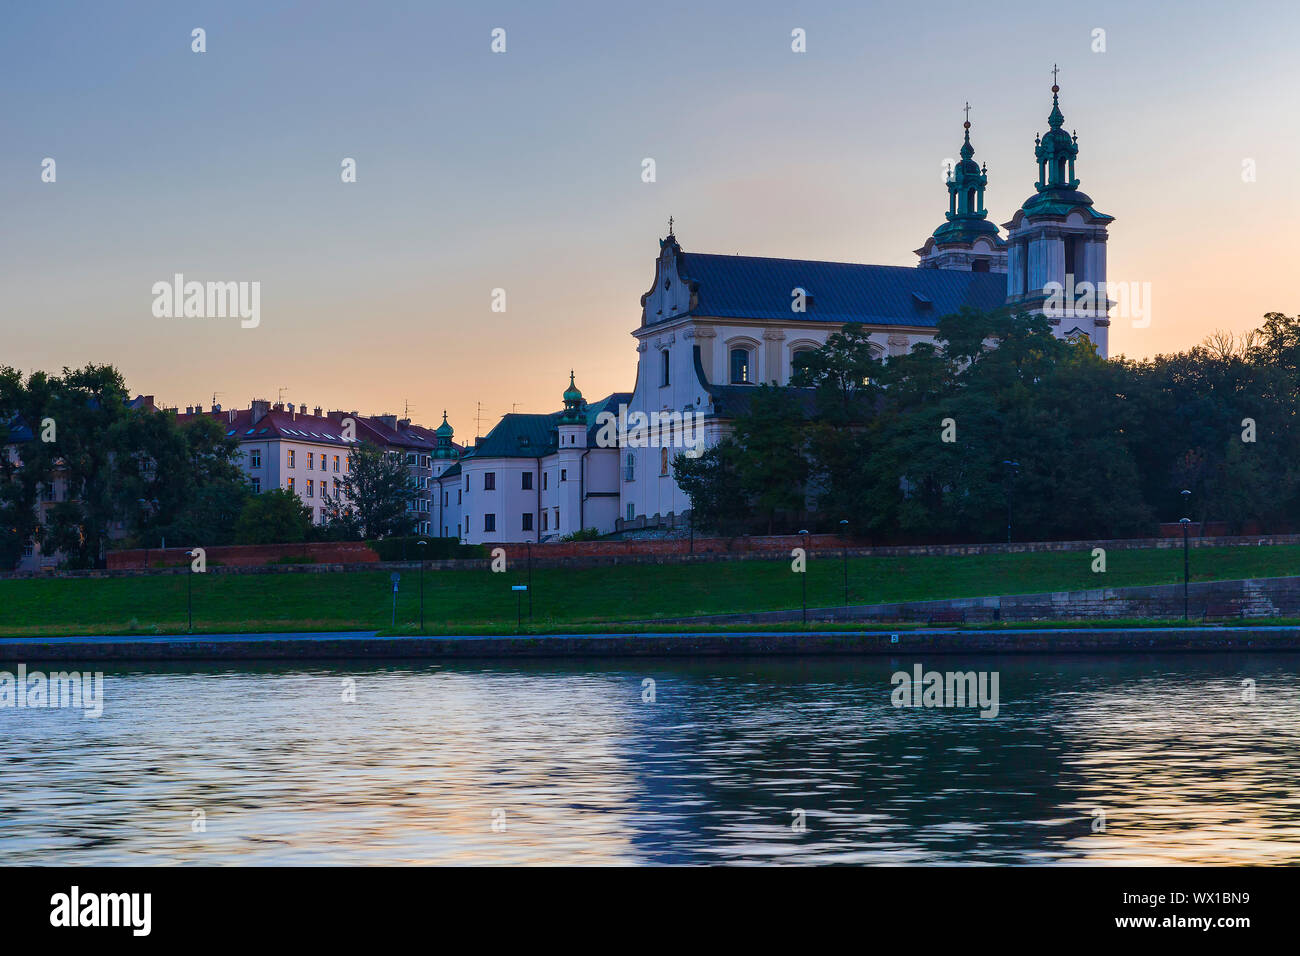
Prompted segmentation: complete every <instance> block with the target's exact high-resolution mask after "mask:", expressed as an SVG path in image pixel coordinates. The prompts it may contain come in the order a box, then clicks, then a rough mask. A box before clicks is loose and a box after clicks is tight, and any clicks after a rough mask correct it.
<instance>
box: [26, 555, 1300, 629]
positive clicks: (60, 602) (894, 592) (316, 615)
mask: <svg viewBox="0 0 1300 956" xmlns="http://www.w3.org/2000/svg"><path fill="white" fill-rule="evenodd" d="M1107 564H1108V570H1107V572H1106V573H1105V574H1094V573H1093V572H1092V570H1091V565H1092V557H1091V554H1090V553H1089V552H1087V551H1078V552H1069V553H1042V554H1010V555H1001V554H999V555H979V556H970V557H902V558H851V559H850V560H849V599H850V601H851V603H854V604H869V603H877V602H886V601H920V600H931V599H937V598H955V597H977V596H980V595H989V594H1017V593H1031V592H1037V591H1062V590H1074V589H1081V588H1092V587H1100V586H1108V587H1120V586H1125V585H1142V584H1172V583H1176V582H1179V581H1181V580H1182V570H1183V569H1182V554H1181V551H1180V550H1154V549H1150V550H1142V551H1111V552H1110V553H1109V554H1108V555H1107ZM1297 568H1300V547H1297V546H1287V547H1267V548H1259V547H1236V548H1204V549H1197V550H1193V551H1192V577H1193V580H1197V581H1208V580H1227V579H1232V578H1249V577H1281V576H1285V575H1290V574H1295V573H1297V571H1296V569H1297ZM842 575H843V566H842V564H841V562H840V559H839V557H838V556H830V555H828V556H825V557H821V558H816V557H814V558H813V559H812V560H811V561H810V562H809V568H808V582H807V583H808V606H809V607H818V606H833V605H838V604H840V603H842V601H843V577H842ZM524 580H525V572H524V567H523V565H522V564H520V565H518V566H512V567H511V569H510V570H509V571H507V572H505V573H502V574H493V573H491V572H489V571H428V572H426V573H425V581H424V586H425V621H426V630H427V631H428V632H429V633H499V632H506V633H509V632H513V631H514V629H515V600H516V595H515V594H514V593H512V592H511V591H510V585H512V584H518V583H523V581H524ZM193 584H194V629H195V631H196V632H209V633H211V632H220V631H233V632H252V631H277V630H295V631H312V630H321V631H330V630H385V629H388V628H390V621H391V615H392V591H391V584H390V583H389V572H387V571H364V572H353V573H305V574H265V575H235V574H231V575H226V574H208V575H195V576H194V581H193ZM185 589H186V578H185V576H184V575H165V576H164V575H160V576H156V577H148V578H50V579H34V580H25V579H24V580H5V581H0V635H3V636H14V635H17V636H24V635H33V636H35V635H79V634H152V633H179V632H183V631H184V630H185V627H186V598H185ZM419 600H420V592H419V574H418V572H417V571H415V570H407V571H404V572H402V583H401V590H400V593H399V595H398V604H397V624H398V630H399V631H400V632H405V630H404V629H405V628H406V627H407V626H408V625H411V624H412V622H418V620H419V613H420V605H419ZM799 606H800V580H799V575H797V574H794V573H792V572H791V570H790V563H789V561H735V562H716V563H714V562H710V563H701V564H688V565H686V564H667V565H652V564H645V565H619V566H612V567H606V568H590V569H568V568H564V569H545V570H543V569H538V570H535V571H534V572H533V620H534V624H535V630H537V631H545V630H552V631H554V630H583V631H586V630H602V629H611V627H610V626H611V625H614V624H615V623H616V622H633V621H647V620H649V621H652V620H654V619H656V618H673V617H686V616H691V615H697V614H726V613H733V612H739V611H759V610H781V609H794V608H798V607H799ZM527 618H528V602H527V597H526V596H525V599H524V620H525V626H527ZM781 626H782V627H787V628H788V626H789V625H781ZM417 627H418V625H417ZM617 629H619V630H628V629H634V628H629V627H624V626H623V625H618V628H617ZM659 629H665V628H659ZM690 629H691V630H698V629H699V628H697V627H692V628H690ZM895 629H896V626H895Z"/></svg>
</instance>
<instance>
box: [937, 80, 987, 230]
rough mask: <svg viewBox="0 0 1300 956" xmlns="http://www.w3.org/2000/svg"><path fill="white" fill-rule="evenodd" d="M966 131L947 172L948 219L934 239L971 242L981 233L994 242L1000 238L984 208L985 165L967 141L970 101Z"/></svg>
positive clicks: (965, 125)
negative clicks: (958, 160) (958, 159)
mask: <svg viewBox="0 0 1300 956" xmlns="http://www.w3.org/2000/svg"><path fill="white" fill-rule="evenodd" d="M966 115H967V119H966V122H965V123H963V124H962V128H963V130H964V131H965V136H964V140H963V142H962V144H961V162H959V163H957V164H955V165H954V166H953V168H952V172H950V173H949V174H948V181H947V186H948V211H947V213H945V214H944V215H945V218H946V219H947V220H948V221H947V222H945V223H944V224H943V225H941V226H940V227H939V228H938V229H936V230H935V231H934V233H933V235H934V241H935V242H937V243H970V242H973V241H974V240H975V239H977V238H978V237H980V236H989V237H991V238H992V239H993V240H994V242H995V243H998V244H1000V243H1001V242H1002V239H1001V237H1000V235H999V233H998V227H997V226H996V225H994V224H993V223H991V222H989V221H988V215H989V214H988V210H987V209H985V208H984V189H985V187H986V186H987V185H988V181H989V180H988V169H987V167H984V168H981V167H980V164H979V163H977V162H975V159H974V156H975V147H974V146H972V145H971V142H970V118H969V117H970V104H969V103H967V104H966Z"/></svg>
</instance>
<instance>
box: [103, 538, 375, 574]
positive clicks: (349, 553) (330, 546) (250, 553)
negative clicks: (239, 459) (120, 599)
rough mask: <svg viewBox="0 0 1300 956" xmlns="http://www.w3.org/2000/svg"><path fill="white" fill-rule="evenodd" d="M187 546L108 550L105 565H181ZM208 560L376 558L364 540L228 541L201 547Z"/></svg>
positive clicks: (336, 560)
mask: <svg viewBox="0 0 1300 956" xmlns="http://www.w3.org/2000/svg"><path fill="white" fill-rule="evenodd" d="M187 550H188V549H187V548H167V549H163V548H150V549H148V550H145V549H143V548H141V549H138V550H134V551H110V552H109V553H108V569H109V570H110V571H120V570H125V569H128V568H144V567H146V564H145V561H146V559H147V560H148V565H147V566H148V567H151V568H152V567H158V566H162V567H182V566H184V565H187V564H189V563H190V560H191V559H190V558H189V557H187V556H186V554H185V552H186V551H187ZM204 551H205V553H206V555H207V561H208V563H209V564H223V565H230V566H233V567H251V566H255V565H263V564H269V563H270V562H272V561H278V560H280V559H283V558H296V557H300V556H303V555H306V556H307V557H308V558H310V559H311V560H310V561H308V562H307V563H309V564H370V563H372V562H375V561H378V560H379V555H377V554H375V552H373V551H371V550H370V548H369V547H368V546H367V545H366V543H365V542H364V541H312V542H310V543H303V544H230V545H219V546H216V547H212V548H205V549H204Z"/></svg>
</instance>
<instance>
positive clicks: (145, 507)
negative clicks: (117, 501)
mask: <svg viewBox="0 0 1300 956" xmlns="http://www.w3.org/2000/svg"><path fill="white" fill-rule="evenodd" d="M135 500H136V503H137V504H139V505H140V510H141V511H142V512H143V513H144V515H145V517H151V516H153V515H155V514H157V513H158V499H157V498H153V499H151V500H149V501H145V500H144V499H143V498H137V499H135ZM148 540H149V538H148V536H146V537H145V541H148ZM166 546H167V542H166V541H164V542H163V547H166ZM144 569H145V570H146V571H148V570H149V545H148V544H146V545H145V546H144Z"/></svg>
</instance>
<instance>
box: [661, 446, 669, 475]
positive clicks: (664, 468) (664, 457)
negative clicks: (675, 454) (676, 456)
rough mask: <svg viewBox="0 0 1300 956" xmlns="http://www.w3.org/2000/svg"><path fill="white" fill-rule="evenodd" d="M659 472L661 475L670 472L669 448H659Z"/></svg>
mask: <svg viewBox="0 0 1300 956" xmlns="http://www.w3.org/2000/svg"><path fill="white" fill-rule="evenodd" d="M659 474H660V475H666V474H668V449H667V448H660V449H659Z"/></svg>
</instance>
